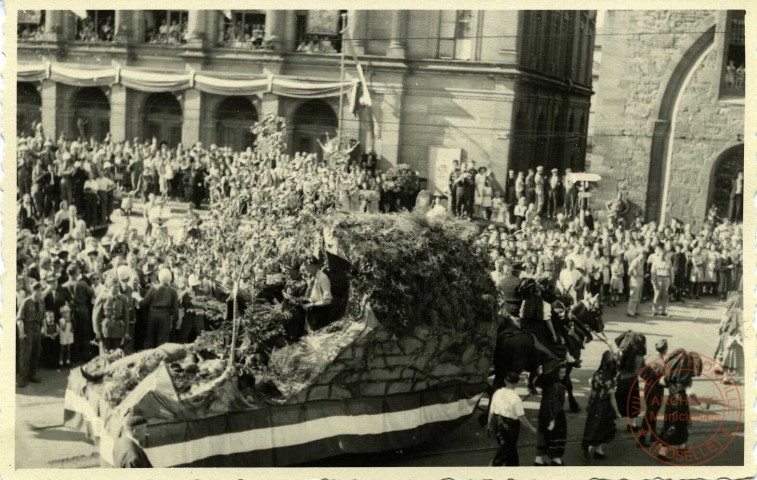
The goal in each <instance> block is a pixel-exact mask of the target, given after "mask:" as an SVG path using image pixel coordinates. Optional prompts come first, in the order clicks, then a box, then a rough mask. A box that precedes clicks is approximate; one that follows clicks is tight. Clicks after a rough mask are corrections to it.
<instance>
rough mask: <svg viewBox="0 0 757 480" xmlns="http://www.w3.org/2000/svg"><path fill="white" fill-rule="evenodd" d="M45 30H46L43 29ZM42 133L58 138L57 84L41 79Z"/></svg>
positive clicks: (54, 138)
mask: <svg viewBox="0 0 757 480" xmlns="http://www.w3.org/2000/svg"><path fill="white" fill-rule="evenodd" d="M45 31H47V30H45ZM40 93H41V97H42V133H43V134H44V135H45V137H47V138H51V139H53V141H55V140H57V138H58V84H57V83H55V82H53V81H52V80H43V81H42V91H41V92H40Z"/></svg>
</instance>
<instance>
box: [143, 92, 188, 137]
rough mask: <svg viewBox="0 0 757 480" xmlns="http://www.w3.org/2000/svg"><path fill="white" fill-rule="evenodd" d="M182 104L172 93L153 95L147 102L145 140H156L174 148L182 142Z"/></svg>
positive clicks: (145, 109)
mask: <svg viewBox="0 0 757 480" xmlns="http://www.w3.org/2000/svg"><path fill="white" fill-rule="evenodd" d="M181 123H182V110H181V104H180V103H179V101H178V100H177V99H176V97H175V96H174V95H173V94H172V93H170V92H163V93H153V94H152V95H150V96H149V97H147V100H146V101H145V108H144V132H145V139H146V140H152V138H153V137H154V138H156V139H157V140H158V143H161V142H166V143H167V144H168V146H169V147H170V148H174V147H175V146H176V145H178V144H179V143H180V142H181Z"/></svg>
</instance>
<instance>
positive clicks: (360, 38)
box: [18, 10, 595, 179]
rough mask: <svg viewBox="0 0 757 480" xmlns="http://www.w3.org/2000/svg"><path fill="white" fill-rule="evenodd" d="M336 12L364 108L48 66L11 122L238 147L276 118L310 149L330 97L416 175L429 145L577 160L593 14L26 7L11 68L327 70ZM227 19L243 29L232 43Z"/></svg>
mask: <svg viewBox="0 0 757 480" xmlns="http://www.w3.org/2000/svg"><path fill="white" fill-rule="evenodd" d="M342 14H347V17H346V18H347V20H346V23H347V29H348V31H349V34H350V36H351V37H352V38H353V39H354V40H353V43H352V44H353V45H354V52H355V54H356V55H357V56H358V58H359V60H360V63H361V64H362V66H363V68H364V69H365V78H366V83H367V86H368V89H369V91H370V95H371V101H372V105H373V106H372V108H371V109H370V110H368V109H359V110H358V111H357V113H354V112H353V111H352V110H351V109H350V102H347V101H343V102H340V101H339V95H336V96H329V97H325V98H318V99H313V98H297V97H295V96H284V95H278V94H274V93H271V92H265V93H262V94H256V95H242V96H232V97H229V96H224V95H218V94H213V93H207V92H205V91H202V92H201V91H199V90H197V89H196V88H192V87H191V86H189V87H186V88H184V87H182V88H181V89H179V90H176V91H169V92H166V91H159V92H158V91H139V90H137V89H134V88H129V87H125V86H124V85H122V84H118V83H114V84H112V85H104V86H103V85H97V86H91V85H87V84H81V85H77V84H72V82H70V81H69V82H67V83H62V82H60V81H55V78H50V76H49V75H48V76H47V77H45V78H42V79H41V80H39V81H34V82H19V84H18V100H19V119H18V120H19V128H23V126H24V125H25V124H27V123H29V122H30V121H31V120H33V119H35V118H36V119H39V120H41V122H42V124H43V126H44V130H45V133H46V134H48V135H55V136H56V137H57V136H58V135H60V133H61V132H65V133H66V134H67V135H68V137H69V138H71V137H76V136H78V133H79V131H80V130H79V125H78V123H79V122H78V119H79V118H83V119H85V120H86V123H84V124H83V125H82V128H84V131H85V132H86V135H87V136H96V137H98V138H103V137H104V136H105V135H106V134H107V133H110V135H111V136H112V138H114V139H115V140H117V141H120V140H124V139H132V138H144V137H148V138H149V137H152V136H156V137H160V140H165V141H166V142H168V143H169V144H171V145H175V144H177V143H179V142H182V143H183V144H185V145H187V144H192V143H194V142H197V141H202V142H204V143H205V144H206V145H207V144H212V143H216V144H219V145H230V146H234V147H238V148H244V147H246V146H248V145H249V144H250V142H251V141H252V139H251V137H250V136H249V134H248V132H247V130H246V126H247V125H249V124H251V123H252V122H253V121H254V120H255V119H257V118H259V117H261V116H262V115H265V114H267V113H274V114H277V115H281V116H284V117H285V118H286V119H287V120H288V125H289V127H290V128H289V132H288V135H289V137H288V143H289V145H290V148H291V149H292V150H297V151H312V150H317V149H318V148H319V147H318V145H317V142H316V139H319V138H320V139H321V140H324V139H325V135H324V134H325V133H326V132H329V134H330V135H332V136H333V135H334V134H335V132H336V129H337V126H338V118H339V115H338V112H339V106H340V103H341V104H342V108H343V111H342V118H343V131H344V132H345V134H348V135H352V136H354V137H356V138H358V139H359V140H360V142H361V144H362V146H363V147H365V148H367V149H368V150H373V151H375V152H376V153H377V155H378V156H379V158H380V159H381V161H382V163H383V164H384V166H388V165H392V164H396V163H398V162H404V163H408V164H410V165H411V166H412V167H413V168H415V169H416V170H418V171H420V173H421V176H424V177H429V176H432V175H433V172H430V171H429V170H430V169H429V156H430V150H431V149H432V148H433V147H438V148H449V149H459V151H460V154H459V155H460V156H461V157H462V160H466V159H473V160H476V161H477V163H478V165H487V166H489V167H491V169H492V170H493V171H494V173H495V175H496V177H497V178H499V179H502V178H504V176H505V173H506V170H507V168H508V166H510V167H513V168H527V167H534V166H536V165H537V164H543V165H545V166H557V167H562V168H565V167H567V166H573V167H574V169H578V170H580V169H581V168H582V167H583V162H584V158H583V156H584V147H585V141H586V128H587V126H586V124H587V122H588V114H589V103H590V97H591V94H592V91H591V63H592V61H591V55H592V51H593V42H594V18H595V13H594V12H592V11H565V12H563V11H520V12H518V11H478V10H457V11H455V10H444V11H442V10H422V11H421V10H417V11H416V10H412V11H408V10H372V11H364V10H352V11H349V12H347V11H336V10H335V11H312V10H310V11H299V10H267V11H244V12H241V11H219V10H199V11H195V10H190V11H186V10H183V11H168V12H166V11H128V10H124V11H113V10H110V11H105V10H99V11H87V12H86V17H85V14H84V13H81V12H79V13H75V12H74V11H63V10H58V11H53V10H50V11H42V12H36V13H35V12H33V11H32V12H30V13H29V14H28V15H25V19H24V20H23V21H24V22H25V23H24V24H23V25H21V24H20V25H19V36H20V38H19V46H18V58H19V62H20V63H21V64H22V65H24V64H32V63H40V64H43V63H44V64H47V62H50V64H55V65H63V66H66V67H71V68H84V69H86V68H101V67H112V66H117V67H118V68H130V69H136V70H139V71H141V72H143V73H145V74H147V75H148V76H149V75H150V74H151V72H158V73H160V74H170V73H180V72H190V71H191V72H195V73H197V74H203V73H207V74H208V75H222V76H224V77H225V78H229V79H231V80H234V79H240V78H253V77H256V78H265V76H267V75H275V76H277V77H281V78H288V79H292V80H297V81H305V82H307V81H310V80H313V81H315V80H320V81H324V80H331V81H335V80H338V79H339V78H340V63H341V58H340V57H341V56H340V54H339V49H340V48H341V42H342V38H341V35H340V34H339V30H340V29H341V27H343V24H342V23H341V22H343V21H344V20H342ZM95 15H97V18H96V19H95V18H94V16H95ZM90 17H92V19H93V20H87V19H88V18H90ZM35 22H36V24H35ZM86 22H90V23H89V25H92V24H94V25H97V24H100V25H110V27H108V28H109V32H110V35H109V36H107V37H106V36H102V35H101V36H98V35H97V34H95V35H94V36H93V37H91V38H90V37H86V35H85V36H83V35H82V29H83V28H85V26H84V25H85V23H86ZM175 23H176V24H177V27H176V29H177V30H178V31H180V34H177V35H176V37H175V38H176V41H170V40H169V41H163V40H161V38H163V37H161V35H162V34H161V33H160V32H161V28H165V32H168V33H167V34H166V37H167V38H169V39H171V38H174V37H173V33H172V32H173V28H174V26H173V25H174V24H175ZM237 24H238V25H237ZM164 25H165V27H164ZM235 25H237V26H236V27H235ZM234 28H237V29H238V32H237V33H239V32H242V37H243V38H242V39H241V40H234V39H230V38H229V32H230V31H231V32H232V33H233V32H234V30H233V29H234ZM110 29H112V30H110ZM230 29H231V30H230ZM97 31H98V30H96V32H97ZM245 32H247V37H246V38H244V33H245ZM315 36H317V37H318V40H317V42H315V44H317V45H322V44H323V42H328V44H329V48H328V49H326V50H321V51H320V52H308V53H306V52H303V50H308V49H309V47H308V44H311V45H312V44H313V40H314V38H315ZM156 39H157V40H156ZM346 72H347V73H346V76H347V78H348V79H352V78H357V76H358V75H357V73H356V66H355V62H354V61H353V59H352V55H351V54H350V55H347V56H346ZM73 83H75V82H73Z"/></svg>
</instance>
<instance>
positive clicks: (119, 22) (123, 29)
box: [113, 10, 132, 43]
mask: <svg viewBox="0 0 757 480" xmlns="http://www.w3.org/2000/svg"><path fill="white" fill-rule="evenodd" d="M131 13H132V12H131V10H116V20H115V25H114V27H115V29H116V31H115V33H114V35H113V41H114V42H116V43H126V42H128V41H129V32H131V30H132V20H131Z"/></svg>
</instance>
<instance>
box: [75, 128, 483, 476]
mask: <svg viewBox="0 0 757 480" xmlns="http://www.w3.org/2000/svg"><path fill="white" fill-rule="evenodd" d="M258 132H259V133H260V130H258ZM262 133H263V135H262V136H263V137H267V135H265V132H262ZM264 141H265V138H263V139H262V140H260V139H259V143H263V142H264ZM242 176H243V174H242ZM242 181H243V178H242ZM257 190H261V191H264V190H266V189H265V188H262V189H256V190H255V191H257ZM273 190H276V189H273ZM279 193H281V192H279ZM254 195H258V193H249V194H248V193H244V192H241V193H240V195H238V197H239V198H237V199H236V200H235V201H239V202H243V203H244V207H243V210H244V211H245V212H246V213H245V215H241V217H245V216H246V217H248V218H247V220H248V221H249V223H245V220H244V219H240V218H239V217H240V215H237V216H234V215H229V213H230V211H223V210H219V211H217V212H215V213H218V215H217V217H215V220H213V218H214V217H213V216H212V215H213V212H212V213H211V220H210V221H208V222H205V223H204V224H203V228H204V229H206V230H205V231H204V232H203V234H202V235H201V237H202V238H201V240H197V241H195V240H191V241H190V242H189V245H187V246H186V248H187V250H190V251H193V252H195V253H193V255H196V259H197V262H198V268H199V269H200V270H201V271H203V272H205V274H206V275H213V274H214V275H216V276H217V278H220V279H222V280H223V282H224V283H225V284H226V285H228V286H229V290H230V291H231V292H232V295H231V298H233V300H232V302H230V307H231V308H229V309H228V310H229V315H228V316H225V315H223V314H220V315H218V316H220V317H224V318H223V320H222V321H221V322H220V323H219V325H218V328H216V329H215V330H213V331H208V332H204V333H203V334H202V335H200V337H199V338H197V340H196V341H195V342H194V343H191V344H186V345H179V344H166V345H163V346H161V347H159V348H157V349H153V350H146V351H141V352H138V353H135V354H132V355H129V356H123V354H122V353H121V352H120V351H118V350H117V351H114V352H111V353H108V354H104V355H101V356H100V357H98V358H96V359H95V360H93V361H91V362H90V363H89V364H86V365H84V366H83V367H81V368H77V369H74V370H72V372H71V374H70V376H69V381H68V385H67V389H66V395H65V412H64V416H65V424H66V426H68V427H69V428H73V429H76V430H79V431H82V432H85V433H86V435H87V437H88V438H89V439H91V440H92V441H95V442H97V444H98V448H99V453H100V457H101V461H102V462H103V463H104V464H112V461H113V460H112V450H113V444H114V441H115V440H116V439H117V438H118V436H119V435H120V433H121V431H122V428H123V425H124V422H125V420H126V418H128V416H130V415H140V416H143V417H145V418H147V419H148V420H149V423H148V427H147V430H148V434H149V437H148V438H147V441H146V444H145V445H144V449H145V452H146V454H147V456H148V458H149V459H150V462H151V463H152V464H153V465H154V466H155V467H211V466H212V467H265V466H288V465H297V464H306V463H308V462H312V461H315V460H318V459H323V458H328V457H332V456H336V455H340V454H343V453H364V452H382V451H391V450H396V449H401V448H405V447H408V446H412V445H417V444H420V443H422V442H424V441H427V440H430V439H432V438H435V437H437V436H438V435H439V434H440V433H442V432H443V431H445V430H447V429H450V428H453V427H455V426H457V425H459V424H460V423H462V422H464V421H465V420H466V419H468V418H469V417H470V415H472V414H473V413H474V411H475V409H476V406H477V404H478V402H479V399H480V398H481V396H482V394H483V393H484V391H485V389H486V387H487V375H488V372H489V369H490V366H491V363H492V355H493V351H494V345H495V340H496V330H497V316H496V303H495V287H494V285H493V283H492V281H491V279H490V276H489V271H490V265H489V263H488V262H489V261H488V259H487V257H486V255H485V254H484V253H483V252H482V251H480V250H479V247H478V246H476V243H475V231H474V230H473V228H474V227H472V226H471V224H470V223H468V222H463V221H458V220H454V219H439V220H431V221H429V220H427V219H426V218H425V216H423V215H419V214H417V213H402V214H391V215H386V214H384V215H382V214H352V213H344V212H339V211H338V209H337V208H332V207H330V206H328V204H329V202H330V200H329V199H330V198H331V197H332V195H331V194H330V193H329V192H328V191H325V190H321V191H320V192H319V195H318V198H317V200H314V202H316V203H313V202H311V201H310V200H309V199H308V198H304V200H303V199H301V201H300V204H299V205H298V206H297V207H296V208H295V209H294V210H293V209H292V206H291V202H290V199H288V198H286V195H287V194H286V192H284V193H283V195H284V196H282V197H281V198H279V199H278V200H277V199H276V198H272V197H260V198H258V197H255V196H254ZM262 195H274V193H272V192H271V191H269V192H268V193H265V192H263V193H262ZM337 197H338V192H334V193H333V198H334V199H336V198H337ZM277 202H280V203H279V204H277ZM258 205H261V206H264V208H263V207H260V208H259V207H258ZM277 205H279V206H277ZM324 205H325V206H324ZM239 206H240V205H239V204H236V205H232V206H225V207H223V206H222V207H218V208H221V209H222V208H230V209H232V210H233V209H238V208H239ZM279 207H280V208H279ZM266 215H268V216H271V215H272V216H273V217H275V219H276V222H273V223H271V224H269V225H267V226H266V227H265V228H263V227H264V226H263V225H261V224H259V223H256V222H262V221H265V220H264V219H265V218H266ZM214 221H215V222H217V223H215V224H213V222H214ZM208 225H211V226H208ZM213 235H216V238H215V239H213V238H212V237H213ZM193 242H194V243H193ZM314 245H315V246H316V248H313V246H314ZM179 250H180V249H179ZM313 250H316V251H318V252H319V254H320V256H321V258H322V259H323V261H324V263H325V269H326V271H327V273H328V276H329V277H330V279H331V281H332V293H333V296H334V302H333V304H332V316H333V319H332V321H331V323H330V324H329V325H327V326H325V327H323V328H321V329H319V330H317V331H314V332H310V333H308V334H307V335H305V336H303V337H302V338H300V339H298V340H296V341H287V342H282V335H281V331H282V327H281V325H282V324H284V323H286V321H287V316H288V315H290V314H291V312H288V311H287V310H286V309H285V308H283V307H282V304H281V303H279V302H278V301H276V300H275V295H273V298H274V300H273V301H271V299H270V298H269V296H268V295H261V292H263V290H266V288H265V287H264V285H265V284H266V281H265V279H267V278H268V277H269V276H267V275H266V272H270V271H272V270H275V268H274V267H275V266H278V265H280V264H281V262H282V261H284V260H285V259H287V258H291V257H292V256H294V257H297V258H302V255H303V254H305V253H307V252H312V251H313ZM211 272H212V273H211ZM266 291H270V288H268V289H267V290H266ZM234 294H236V295H234ZM237 299H239V300H237ZM244 299H247V301H244V302H241V300H244ZM240 302H241V304H240ZM211 303H212V302H211ZM216 310H217V309H216Z"/></svg>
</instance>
